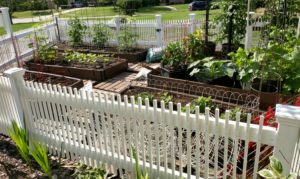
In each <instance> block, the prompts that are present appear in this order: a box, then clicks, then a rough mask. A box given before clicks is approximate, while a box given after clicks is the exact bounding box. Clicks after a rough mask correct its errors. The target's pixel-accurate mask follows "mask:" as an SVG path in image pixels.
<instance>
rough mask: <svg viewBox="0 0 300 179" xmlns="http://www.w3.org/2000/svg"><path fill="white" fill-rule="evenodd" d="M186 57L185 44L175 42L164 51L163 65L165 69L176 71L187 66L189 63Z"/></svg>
mask: <svg viewBox="0 0 300 179" xmlns="http://www.w3.org/2000/svg"><path fill="white" fill-rule="evenodd" d="M185 57H186V56H185V51H184V47H183V44H182V43H180V42H173V43H169V44H168V46H167V47H166V48H165V49H164V52H163V56H162V60H161V63H162V64H163V65H164V66H165V67H168V68H173V69H176V68H180V67H182V65H186V64H187V62H188V61H187V59H186V58H185Z"/></svg>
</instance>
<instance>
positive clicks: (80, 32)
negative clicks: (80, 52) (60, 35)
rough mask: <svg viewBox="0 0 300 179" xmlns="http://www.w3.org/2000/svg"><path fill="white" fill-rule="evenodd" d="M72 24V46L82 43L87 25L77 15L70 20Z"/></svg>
mask: <svg viewBox="0 0 300 179" xmlns="http://www.w3.org/2000/svg"><path fill="white" fill-rule="evenodd" d="M68 24H69V26H70V28H69V30H68V35H69V38H70V43H71V45H72V46H78V45H80V44H82V42H83V37H84V33H85V32H86V29H87V26H86V25H85V24H84V23H83V22H82V21H81V20H80V19H78V18H77V17H76V18H74V19H71V20H69V21H68Z"/></svg>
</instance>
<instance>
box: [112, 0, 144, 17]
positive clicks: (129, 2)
mask: <svg viewBox="0 0 300 179" xmlns="http://www.w3.org/2000/svg"><path fill="white" fill-rule="evenodd" d="M141 5H142V2H141V0H117V6H118V7H119V9H120V10H121V11H122V12H123V13H124V14H126V15H130V16H132V15H133V14H134V13H135V12H136V11H137V9H138V8H140V7H141Z"/></svg>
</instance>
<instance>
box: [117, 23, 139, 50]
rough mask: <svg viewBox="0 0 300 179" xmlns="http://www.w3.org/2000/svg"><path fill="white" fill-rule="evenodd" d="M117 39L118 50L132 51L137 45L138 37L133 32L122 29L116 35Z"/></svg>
mask: <svg viewBox="0 0 300 179" xmlns="http://www.w3.org/2000/svg"><path fill="white" fill-rule="evenodd" d="M117 39H118V43H119V44H118V48H119V50H121V51H132V50H133V49H134V48H135V47H136V45H137V40H138V35H137V34H136V33H135V32H134V30H133V29H130V28H129V27H124V28H122V29H121V31H120V33H119V34H118V37H117Z"/></svg>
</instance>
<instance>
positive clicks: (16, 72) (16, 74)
mask: <svg viewBox="0 0 300 179" xmlns="http://www.w3.org/2000/svg"><path fill="white" fill-rule="evenodd" d="M24 73H25V70H24V69H22V68H11V69H9V70H6V71H5V72H4V74H5V75H6V76H7V77H8V78H9V81H10V84H11V88H12V95H13V97H14V101H15V104H16V110H17V115H18V117H19V119H16V120H17V121H18V124H20V126H22V127H25V125H24V123H23V118H24V113H23V107H22V103H21V90H22V88H20V85H22V84H23V83H24V80H23V75H24Z"/></svg>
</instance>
